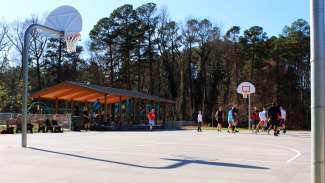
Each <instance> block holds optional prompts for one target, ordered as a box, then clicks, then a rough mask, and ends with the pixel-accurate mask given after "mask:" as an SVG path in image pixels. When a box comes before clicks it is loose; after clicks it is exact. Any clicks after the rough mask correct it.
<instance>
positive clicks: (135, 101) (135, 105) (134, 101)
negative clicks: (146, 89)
mask: <svg viewBox="0 0 325 183" xmlns="http://www.w3.org/2000/svg"><path fill="white" fill-rule="evenodd" d="M136 109H137V99H136V98H133V122H135V120H136V118H135V113H136Z"/></svg>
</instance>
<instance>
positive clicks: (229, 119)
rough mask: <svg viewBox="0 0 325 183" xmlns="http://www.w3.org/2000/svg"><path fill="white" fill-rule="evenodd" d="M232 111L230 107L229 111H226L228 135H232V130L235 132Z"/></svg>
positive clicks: (232, 108)
mask: <svg viewBox="0 0 325 183" xmlns="http://www.w3.org/2000/svg"><path fill="white" fill-rule="evenodd" d="M233 110H234V107H231V109H230V110H229V111H228V118H227V119H228V120H227V121H228V131H227V132H228V133H230V132H232V133H234V130H235V118H234V115H233Z"/></svg>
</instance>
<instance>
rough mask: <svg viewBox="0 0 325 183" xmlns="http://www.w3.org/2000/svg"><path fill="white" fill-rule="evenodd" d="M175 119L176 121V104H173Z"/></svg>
mask: <svg viewBox="0 0 325 183" xmlns="http://www.w3.org/2000/svg"><path fill="white" fill-rule="evenodd" d="M173 120H174V121H176V104H173Z"/></svg>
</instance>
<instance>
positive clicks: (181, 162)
mask: <svg viewBox="0 0 325 183" xmlns="http://www.w3.org/2000/svg"><path fill="white" fill-rule="evenodd" d="M28 149H31V150H36V151H42V152H47V153H52V154H59V155H63V156H70V157H75V158H81V159H86V160H93V161H100V162H105V163H113V164H118V165H125V166H131V167H137V168H146V169H175V168H180V167H182V166H185V165H188V164H201V165H209V166H223V167H230V168H245V169H260V170H268V169H269V168H266V167H260V166H254V165H243V164H235V163H224V162H211V161H203V160H190V159H169V158H162V159H163V160H168V161H174V162H175V163H174V164H171V165H168V166H162V167H154V166H143V165H137V164H131V163H124V162H119V161H111V160H105V159H99V158H93V157H89V156H81V155H76V154H70V153H64V152H57V151H52V150H47V149H41V148H36V147H28Z"/></svg>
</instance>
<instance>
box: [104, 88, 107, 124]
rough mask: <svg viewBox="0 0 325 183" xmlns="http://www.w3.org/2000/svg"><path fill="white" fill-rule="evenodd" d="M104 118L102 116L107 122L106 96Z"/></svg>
mask: <svg viewBox="0 0 325 183" xmlns="http://www.w3.org/2000/svg"><path fill="white" fill-rule="evenodd" d="M104 105H105V114H104V115H105V116H104V121H105V122H107V95H106V94H105V103H104Z"/></svg>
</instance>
